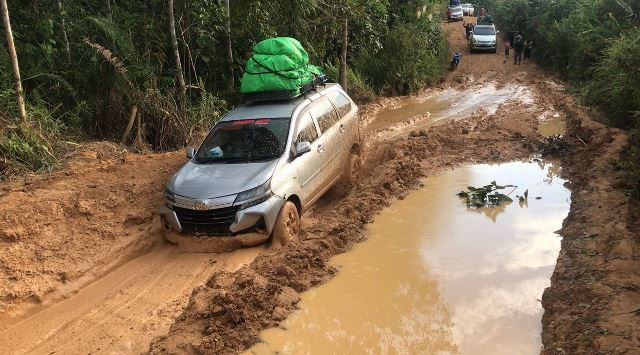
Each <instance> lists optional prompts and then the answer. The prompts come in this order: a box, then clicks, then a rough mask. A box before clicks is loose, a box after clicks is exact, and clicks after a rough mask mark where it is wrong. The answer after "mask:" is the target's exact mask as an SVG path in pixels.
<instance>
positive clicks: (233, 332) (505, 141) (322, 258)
mask: <svg viewBox="0 0 640 355" xmlns="http://www.w3.org/2000/svg"><path fill="white" fill-rule="evenodd" d="M513 114H522V112H515V111H507V110H503V111H499V112H498V113H497V114H496V115H493V116H486V115H480V114H478V115H476V116H473V117H471V118H469V119H468V120H463V121H458V122H453V123H450V124H447V125H442V126H436V127H432V128H430V129H429V130H426V131H425V132H424V134H421V135H418V136H411V137H405V138H404V139H401V140H400V141H398V142H395V143H385V146H386V148H384V149H383V148H378V149H371V150H368V151H366V152H365V153H366V156H365V160H366V161H367V162H368V165H369V166H375V169H373V171H375V173H373V172H372V173H370V174H368V176H367V177H366V178H365V179H363V180H362V181H361V182H360V183H359V184H358V185H357V186H356V187H355V188H354V189H353V190H352V191H351V192H349V193H348V194H347V195H346V196H344V197H343V198H342V199H340V200H338V201H335V202H334V203H333V204H332V205H331V208H318V209H315V210H313V211H312V212H310V214H309V215H308V216H305V220H306V221H305V223H304V224H305V228H304V230H303V236H302V237H301V240H300V241H298V242H296V243H294V244H293V245H291V246H289V247H287V248H286V249H281V250H277V251H275V252H271V253H266V254H263V255H260V256H259V257H257V258H256V259H255V260H254V261H253V262H252V263H251V264H250V265H248V266H247V267H245V268H243V269H242V270H240V271H237V272H235V273H218V274H215V275H213V276H212V277H211V279H210V280H209V282H208V283H207V285H206V286H204V287H201V288H199V289H197V290H195V291H194V293H193V294H192V296H191V301H190V303H189V306H188V307H187V308H186V309H185V311H184V313H183V314H182V315H181V316H180V317H179V318H178V319H177V320H176V323H175V324H174V325H173V326H172V327H171V330H170V332H169V333H168V334H167V335H166V336H163V337H160V338H158V339H156V340H155V341H154V342H153V343H152V345H151V348H150V351H151V353H156V354H160V353H167V352H168V353H174V352H177V353H191V352H193V353H221V354H226V353H229V354H231V353H237V352H239V351H242V350H244V349H247V348H248V347H250V346H251V345H253V344H255V343H257V342H259V341H260V339H259V332H260V331H261V330H263V329H266V328H269V327H276V326H278V325H279V322H280V321H281V320H283V319H284V318H286V316H287V315H288V314H290V312H292V311H294V310H295V309H296V304H297V301H298V297H299V296H298V294H299V293H301V292H304V291H305V290H308V289H309V288H311V287H313V286H316V285H319V284H321V283H323V282H325V281H327V280H328V279H330V278H331V277H332V276H333V275H334V274H335V273H336V270H335V269H334V268H332V267H331V266H329V265H328V261H329V259H330V258H331V257H332V256H334V255H336V254H340V253H344V252H346V251H348V250H350V249H351V247H352V246H353V245H354V244H355V243H357V242H360V241H363V240H365V239H366V225H367V224H368V223H370V222H372V221H373V219H374V218H375V216H376V214H377V213H379V212H380V211H381V210H382V209H383V208H385V207H386V206H388V205H389V204H390V202H391V201H392V200H393V199H396V198H403V197H404V196H405V195H406V194H407V193H408V191H410V190H412V189H415V188H417V187H418V186H419V185H420V181H421V178H422V177H424V176H425V175H427V174H434V173H437V172H439V171H443V170H446V169H450V168H454V167H456V166H458V165H461V164H467V163H479V162H480V163H482V162H496V161H509V160H514V159H524V158H527V157H529V156H530V155H531V154H532V152H534V151H535V149H536V148H537V147H539V145H540V144H541V137H540V136H539V135H538V134H537V131H536V129H537V125H536V124H535V120H536V119H535V116H534V115H528V116H526V118H522V117H521V118H520V120H519V121H524V123H522V122H519V123H514V121H515V120H513V119H512V116H511V115H513ZM496 137H500V138H499V139H496Z"/></svg>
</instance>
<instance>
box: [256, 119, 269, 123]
mask: <svg viewBox="0 0 640 355" xmlns="http://www.w3.org/2000/svg"><path fill="white" fill-rule="evenodd" d="M269 122H271V120H270V119H268V118H262V119H259V120H256V124H269Z"/></svg>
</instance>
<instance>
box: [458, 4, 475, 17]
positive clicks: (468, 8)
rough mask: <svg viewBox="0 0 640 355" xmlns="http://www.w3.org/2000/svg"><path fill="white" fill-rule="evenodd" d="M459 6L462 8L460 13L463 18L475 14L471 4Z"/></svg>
mask: <svg viewBox="0 0 640 355" xmlns="http://www.w3.org/2000/svg"><path fill="white" fill-rule="evenodd" d="M460 6H462V13H463V14H464V15H465V16H473V13H474V12H475V9H474V7H473V4H469V3H467V4H462V5H460Z"/></svg>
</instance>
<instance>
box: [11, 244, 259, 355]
mask: <svg viewBox="0 0 640 355" xmlns="http://www.w3.org/2000/svg"><path fill="white" fill-rule="evenodd" d="M263 250H264V247H256V248H248V249H243V250H239V251H236V252H233V253H227V254H220V255H213V254H183V253H180V252H179V251H178V250H177V249H176V248H175V247H174V246H171V245H166V244H165V245H160V246H157V247H156V248H154V249H153V250H152V251H151V252H149V253H148V254H145V255H142V256H140V257H138V258H135V259H133V260H131V261H129V262H127V263H125V264H123V265H122V266H120V267H118V268H116V269H115V270H113V271H112V272H110V273H109V274H108V275H106V276H105V277H103V278H101V279H99V280H97V281H96V282H94V283H92V284H90V285H88V286H86V287H84V288H82V289H81V290H80V291H78V293H77V294H75V295H73V296H71V297H70V298H68V299H66V300H64V301H62V302H58V303H55V304H53V305H51V306H49V307H45V308H43V309H41V310H40V311H39V312H36V313H34V314H33V315H31V316H29V317H27V318H25V319H23V320H21V321H20V322H18V323H16V324H14V325H11V326H9V327H8V328H6V329H4V330H2V331H0V343H2V344H3V351H7V352H8V353H11V354H22V353H52V352H57V353H73V354H77V353H96V352H98V353H140V352H143V351H146V350H147V348H148V344H149V342H150V341H151V339H153V338H154V337H155V336H158V335H161V334H164V333H166V331H167V330H168V328H169V326H170V325H171V324H172V323H173V320H174V318H175V317H176V316H177V315H178V314H180V312H181V311H182V309H183V308H184V306H185V305H186V303H187V301H188V298H189V295H190V294H191V292H192V290H193V289H194V288H197V287H199V286H201V285H202V284H203V283H204V282H205V281H206V280H207V278H208V277H209V276H210V275H211V274H212V273H215V272H218V271H227V272H232V271H234V270H236V269H238V268H240V267H241V266H242V265H245V264H247V263H249V262H251V261H252V260H253V259H254V258H255V257H256V256H257V255H259V254H260V253H261V252H262V251H263Z"/></svg>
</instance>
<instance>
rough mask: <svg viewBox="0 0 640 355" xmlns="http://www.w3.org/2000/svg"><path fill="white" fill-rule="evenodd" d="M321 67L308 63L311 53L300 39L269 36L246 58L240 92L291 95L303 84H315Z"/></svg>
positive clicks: (293, 95) (296, 92)
mask: <svg viewBox="0 0 640 355" xmlns="http://www.w3.org/2000/svg"><path fill="white" fill-rule="evenodd" d="M321 74H322V69H321V68H319V67H316V66H314V65H310V64H309V55H308V54H307V51H305V50H304V48H302V45H301V44H300V42H298V40H296V39H294V38H289V37H277V38H270V39H266V40H264V41H262V42H260V43H258V44H257V45H256V46H255V47H254V48H253V55H252V56H251V58H250V59H249V60H248V61H247V65H246V67H245V71H244V75H243V76H242V82H241V84H240V92H241V93H243V94H250V93H259V92H267V91H288V92H289V94H290V95H291V96H292V97H295V96H298V95H299V94H300V87H301V86H303V85H306V84H312V83H313V82H314V78H315V77H316V76H319V75H321Z"/></svg>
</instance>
